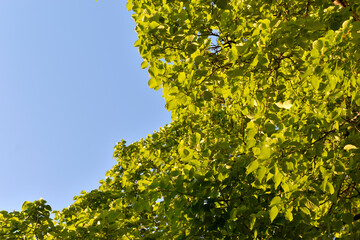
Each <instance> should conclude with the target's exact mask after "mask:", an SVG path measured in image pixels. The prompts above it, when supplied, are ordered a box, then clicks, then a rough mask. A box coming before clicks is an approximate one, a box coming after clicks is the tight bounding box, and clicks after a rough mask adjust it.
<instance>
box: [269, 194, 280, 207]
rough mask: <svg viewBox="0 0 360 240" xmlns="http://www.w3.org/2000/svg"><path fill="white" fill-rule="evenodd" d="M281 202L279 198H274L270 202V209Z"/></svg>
mask: <svg viewBox="0 0 360 240" xmlns="http://www.w3.org/2000/svg"><path fill="white" fill-rule="evenodd" d="M280 202H281V198H280V197H279V196H276V197H274V198H273V199H272V200H271V202H270V207H272V206H274V205H277V204H279V203H280Z"/></svg>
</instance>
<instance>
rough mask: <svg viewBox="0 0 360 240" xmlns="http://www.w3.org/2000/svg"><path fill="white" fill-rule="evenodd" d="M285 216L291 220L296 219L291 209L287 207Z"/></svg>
mask: <svg viewBox="0 0 360 240" xmlns="http://www.w3.org/2000/svg"><path fill="white" fill-rule="evenodd" d="M285 218H286V219H287V220H288V221H290V222H291V221H292V220H293V219H294V218H293V214H292V211H291V209H286V211H285Z"/></svg>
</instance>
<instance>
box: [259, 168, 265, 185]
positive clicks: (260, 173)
mask: <svg viewBox="0 0 360 240" xmlns="http://www.w3.org/2000/svg"><path fill="white" fill-rule="evenodd" d="M265 174H266V167H264V166H260V167H259V168H258V170H257V179H258V180H259V182H261V181H262V179H263V178H264V177H265Z"/></svg>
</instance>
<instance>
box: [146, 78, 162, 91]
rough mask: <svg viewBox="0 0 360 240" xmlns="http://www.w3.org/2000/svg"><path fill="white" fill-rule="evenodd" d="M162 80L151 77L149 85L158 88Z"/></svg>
mask: <svg viewBox="0 0 360 240" xmlns="http://www.w3.org/2000/svg"><path fill="white" fill-rule="evenodd" d="M160 85H161V81H159V80H158V79H157V78H150V80H149V87H150V88H153V89H155V90H157V89H158V88H160Z"/></svg>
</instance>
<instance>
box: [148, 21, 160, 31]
mask: <svg viewBox="0 0 360 240" xmlns="http://www.w3.org/2000/svg"><path fill="white" fill-rule="evenodd" d="M159 25H160V24H159V23H158V22H155V21H152V22H151V23H150V25H149V27H150V29H151V30H153V29H155V28H157V27H158V26H159Z"/></svg>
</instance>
